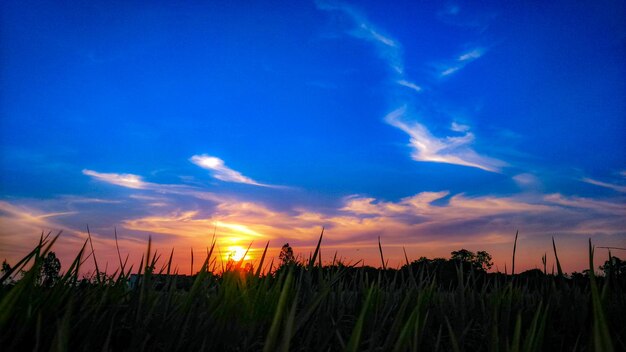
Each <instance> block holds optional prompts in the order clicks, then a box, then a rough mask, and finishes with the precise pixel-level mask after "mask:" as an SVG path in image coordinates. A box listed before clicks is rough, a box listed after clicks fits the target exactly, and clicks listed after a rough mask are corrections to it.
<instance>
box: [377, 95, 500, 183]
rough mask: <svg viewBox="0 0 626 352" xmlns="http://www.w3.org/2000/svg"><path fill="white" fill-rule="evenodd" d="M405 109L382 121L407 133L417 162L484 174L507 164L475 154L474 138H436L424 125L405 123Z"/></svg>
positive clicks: (466, 132)
mask: <svg viewBox="0 0 626 352" xmlns="http://www.w3.org/2000/svg"><path fill="white" fill-rule="evenodd" d="M406 110H407V109H406V107H402V108H399V109H397V110H395V111H392V112H391V113H389V114H388V115H387V116H386V117H385V121H386V122H387V123H388V124H390V125H391V126H394V127H396V128H399V129H400V130H402V131H404V132H406V133H407V134H408V135H409V136H410V137H411V139H410V143H411V146H412V147H413V153H412V154H411V156H412V158H413V159H414V160H416V161H430V162H438V163H447V164H455V165H463V166H469V167H476V168H479V169H482V170H485V171H491V172H499V171H500V170H501V168H502V167H503V166H506V163H505V162H503V161H501V160H498V159H493V158H489V157H485V156H481V155H479V154H478V153H476V152H475V151H474V150H473V149H472V148H471V147H470V145H471V143H472V142H473V141H474V135H473V134H472V133H471V132H469V131H464V134H463V135H461V136H455V137H445V138H437V137H435V136H433V135H432V134H431V133H430V131H429V130H428V129H427V128H426V126H424V125H422V124H420V123H418V122H415V121H413V122H409V121H406V116H405V115H406Z"/></svg>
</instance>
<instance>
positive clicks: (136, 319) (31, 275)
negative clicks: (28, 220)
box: [0, 235, 626, 351]
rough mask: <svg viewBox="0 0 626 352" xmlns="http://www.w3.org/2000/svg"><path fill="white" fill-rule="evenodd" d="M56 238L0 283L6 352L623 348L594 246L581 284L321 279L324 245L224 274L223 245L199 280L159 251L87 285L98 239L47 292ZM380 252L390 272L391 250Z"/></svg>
mask: <svg viewBox="0 0 626 352" xmlns="http://www.w3.org/2000/svg"><path fill="white" fill-rule="evenodd" d="M516 237H517V235H516ZM56 238H57V237H52V238H50V237H42V239H41V241H40V243H39V244H38V245H37V246H36V247H35V248H34V249H33V251H31V252H30V253H29V254H28V255H26V256H25V257H24V259H22V260H21V261H20V262H19V263H17V264H16V265H15V266H14V267H13V269H12V270H11V271H10V272H8V273H6V275H4V276H3V277H2V278H1V279H0V284H2V286H0V346H1V347H0V348H1V349H2V350H3V351H30V350H58V351H66V350H89V351H92V350H94V351H95V350H97V351H124V350H133V351H135V350H137V351H143V350H146V351H204V350H206V351H260V350H263V351H288V350H291V351H339V350H345V351H541V350H545V351H612V350H626V344H625V339H624V336H626V328H625V324H624V322H623V320H624V317H626V295H625V294H624V287H625V284H624V282H617V283H616V282H612V283H611V282H609V281H608V280H607V279H605V278H602V277H596V276H595V275H593V254H594V252H593V247H592V246H591V242H590V243H589V254H588V256H589V260H590V268H591V271H590V275H589V279H587V280H584V281H580V280H579V281H574V280H570V279H567V277H564V275H563V274H562V271H561V269H560V265H558V275H557V276H553V275H545V274H541V273H539V274H537V275H536V276H528V275H527V276H524V274H519V275H516V276H509V275H505V274H487V273H485V272H482V271H477V270H475V269H473V268H472V267H471V266H464V265H462V264H459V265H457V266H456V267H453V272H452V274H451V276H450V277H447V276H446V273H445V271H442V270H443V269H442V268H440V267H431V266H428V265H418V264H417V263H418V262H413V263H409V260H408V258H406V261H407V265H405V266H404V267H403V268H401V269H400V270H393V269H374V268H369V267H354V266H345V265H343V264H341V263H334V265H330V266H324V267H322V266H321V265H319V261H318V262H317V263H318V264H317V265H316V260H317V259H318V255H319V252H320V251H319V250H320V247H321V240H322V236H320V240H319V242H318V245H317V248H316V249H315V252H314V254H313V255H312V256H311V258H309V260H308V261H307V262H305V263H294V264H290V265H285V266H281V267H279V268H278V270H275V271H274V272H272V273H269V274H266V275H263V274H262V271H261V267H262V265H263V262H264V260H265V255H266V253H267V246H266V247H265V250H264V252H263V255H262V257H261V258H260V263H259V268H257V270H254V269H251V268H248V270H244V269H242V263H243V261H239V262H237V263H230V265H228V266H227V267H226V268H225V271H224V272H223V273H221V274H219V275H218V274H216V273H213V272H212V271H211V269H210V268H214V267H215V257H214V256H213V253H214V248H215V243H213V244H212V245H211V247H210V248H209V249H207V256H206V258H204V262H203V264H202V267H201V269H200V271H199V272H198V273H197V274H196V275H194V276H193V277H192V278H189V277H184V276H181V275H176V273H173V272H172V271H171V267H172V254H171V253H170V255H169V258H168V259H167V260H164V261H163V264H161V260H160V255H159V254H158V253H155V252H153V251H152V249H151V242H150V241H149V242H148V246H147V247H148V248H147V251H146V254H145V255H144V256H143V258H142V264H141V265H140V267H139V268H136V269H134V270H133V268H132V267H130V268H129V267H127V266H126V263H127V260H122V258H121V256H120V260H119V263H120V267H119V268H118V269H117V271H116V272H115V273H113V274H111V275H106V274H105V273H102V272H100V270H99V269H98V272H97V273H96V276H95V277H94V278H92V279H91V280H85V279H81V278H79V269H80V265H81V263H82V262H83V261H84V260H85V254H86V253H85V248H86V246H87V242H90V241H89V240H88V241H87V242H86V243H85V245H84V246H83V248H82V249H81V250H80V251H79V253H78V255H77V256H76V258H75V260H74V261H73V262H72V264H71V265H70V267H69V268H68V269H67V271H66V272H65V273H64V275H62V277H60V278H59V280H58V281H57V282H56V283H55V284H54V285H52V286H51V287H44V286H43V285H42V284H41V283H40V281H41V280H39V277H38V275H39V273H40V270H41V266H42V263H43V258H44V257H45V255H46V253H48V252H50V250H51V248H52V246H53V244H54V242H55V240H56ZM516 242H517V238H516V240H515V243H516ZM89 244H90V243H89ZM553 248H554V251H555V254H556V245H554V243H553ZM379 250H380V254H381V262H382V264H383V266H384V264H385V262H384V258H383V254H382V246H381V245H380V240H379ZM118 252H119V251H118ZM90 255H91V256H93V251H92V252H91V253H90ZM513 256H515V249H514V252H513ZM92 258H94V257H92ZM159 267H160V269H159V270H158V271H157V269H156V268H159ZM24 268H28V270H25V273H24V275H23V277H22V278H21V279H19V280H18V281H17V282H15V283H10V284H9V283H8V282H9V278H10V277H11V276H15V275H14V274H15V273H17V272H18V271H19V270H22V269H24ZM512 270H514V269H513V268H512ZM544 271H545V269H544ZM133 274H135V276H133ZM131 277H132V278H133V280H131ZM621 280H623V279H621Z"/></svg>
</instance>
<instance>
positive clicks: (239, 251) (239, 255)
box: [226, 246, 248, 262]
mask: <svg viewBox="0 0 626 352" xmlns="http://www.w3.org/2000/svg"><path fill="white" fill-rule="evenodd" d="M244 255H245V258H244ZM226 257H227V258H228V259H232V260H234V261H236V262H237V261H240V260H241V259H247V258H248V255H247V254H246V249H245V248H243V247H241V246H230V247H228V252H227V253H226Z"/></svg>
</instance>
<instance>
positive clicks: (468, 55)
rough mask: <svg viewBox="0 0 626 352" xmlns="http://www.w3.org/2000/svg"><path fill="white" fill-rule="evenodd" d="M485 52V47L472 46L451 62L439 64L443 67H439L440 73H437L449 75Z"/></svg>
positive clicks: (442, 75)
mask: <svg viewBox="0 0 626 352" xmlns="http://www.w3.org/2000/svg"><path fill="white" fill-rule="evenodd" d="M485 52H486V49H485V48H480V47H479V48H474V49H472V50H470V51H467V52H464V53H463V54H461V55H459V56H458V57H457V58H456V60H454V61H452V62H451V63H448V64H444V65H441V66H443V68H442V69H441V73H440V74H439V75H440V76H441V77H445V76H449V75H451V74H453V73H456V72H458V71H459V70H461V69H462V68H464V67H465V66H466V65H467V64H469V63H470V62H472V61H474V60H476V59H478V58H480V57H481V56H483V55H484V54H485Z"/></svg>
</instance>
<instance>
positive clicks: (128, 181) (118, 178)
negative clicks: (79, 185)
mask: <svg viewBox="0 0 626 352" xmlns="http://www.w3.org/2000/svg"><path fill="white" fill-rule="evenodd" d="M83 175H87V176H91V177H93V178H95V179H96V180H98V181H102V182H106V183H110V184H114V185H118V186H122V187H126V188H134V189H145V188H146V186H147V183H145V182H144V181H143V179H142V178H141V176H137V175H133V174H116V173H100V172H96V171H93V170H87V169H84V170H83Z"/></svg>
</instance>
